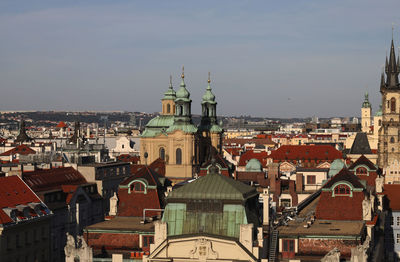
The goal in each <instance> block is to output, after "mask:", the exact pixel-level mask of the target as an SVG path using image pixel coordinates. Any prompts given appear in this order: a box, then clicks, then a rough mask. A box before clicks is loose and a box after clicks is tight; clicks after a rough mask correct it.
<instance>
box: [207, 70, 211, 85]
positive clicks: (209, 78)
mask: <svg viewBox="0 0 400 262" xmlns="http://www.w3.org/2000/svg"><path fill="white" fill-rule="evenodd" d="M210 75H211V74H210V72H208V81H207V82H208V83H211V77H210Z"/></svg>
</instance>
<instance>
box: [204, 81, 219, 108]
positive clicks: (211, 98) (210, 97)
mask: <svg viewBox="0 0 400 262" xmlns="http://www.w3.org/2000/svg"><path fill="white" fill-rule="evenodd" d="M201 103H202V104H204V103H211V104H215V103H216V102H215V95H214V94H213V93H212V92H211V86H210V83H208V86H207V89H206V93H205V94H204V95H203V101H202V102H201Z"/></svg>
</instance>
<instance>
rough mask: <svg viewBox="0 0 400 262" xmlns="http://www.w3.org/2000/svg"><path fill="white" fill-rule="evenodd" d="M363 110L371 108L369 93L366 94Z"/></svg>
mask: <svg viewBox="0 0 400 262" xmlns="http://www.w3.org/2000/svg"><path fill="white" fill-rule="evenodd" d="M362 107H363V108H371V103H370V102H369V99H368V92H365V96H364V102H363V104H362Z"/></svg>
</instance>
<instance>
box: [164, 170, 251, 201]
mask: <svg viewBox="0 0 400 262" xmlns="http://www.w3.org/2000/svg"><path fill="white" fill-rule="evenodd" d="M257 194H258V193H257V191H256V189H255V188H254V187H251V186H248V185H246V184H244V183H242V182H240V181H236V180H233V179H232V178H228V177H225V176H223V175H220V174H215V173H210V174H207V175H206V176H203V177H200V178H198V179H196V180H195V181H193V182H191V183H189V184H186V185H184V186H182V187H180V188H178V189H175V190H173V191H172V192H171V193H170V194H169V195H168V198H167V199H168V201H170V200H171V199H197V200H198V199H213V200H240V201H243V200H246V199H248V198H251V197H254V196H256V195H257Z"/></svg>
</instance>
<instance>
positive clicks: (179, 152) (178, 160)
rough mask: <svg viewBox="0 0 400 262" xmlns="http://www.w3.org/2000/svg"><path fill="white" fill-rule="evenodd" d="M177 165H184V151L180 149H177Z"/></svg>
mask: <svg viewBox="0 0 400 262" xmlns="http://www.w3.org/2000/svg"><path fill="white" fill-rule="evenodd" d="M176 164H177V165H181V164H182V150H181V149H180V148H177V149H176Z"/></svg>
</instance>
